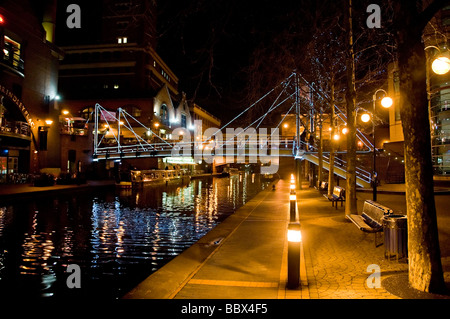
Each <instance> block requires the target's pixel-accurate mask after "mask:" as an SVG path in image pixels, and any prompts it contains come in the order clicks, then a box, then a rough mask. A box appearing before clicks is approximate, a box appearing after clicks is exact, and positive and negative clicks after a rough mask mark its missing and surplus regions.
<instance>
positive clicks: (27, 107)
mask: <svg viewBox="0 0 450 319" xmlns="http://www.w3.org/2000/svg"><path fill="white" fill-rule="evenodd" d="M55 9H56V7H55V3H54V1H46V2H45V3H43V2H41V1H34V2H32V1H26V0H15V1H2V4H1V5H0V45H1V47H2V48H1V50H0V139H1V141H0V182H14V181H16V180H17V178H18V176H19V175H20V174H28V173H38V172H39V170H40V169H41V168H43V167H53V166H54V165H59V146H60V142H59V131H58V130H57V129H56V128H55V125H53V123H57V121H58V104H57V101H56V97H57V92H58V90H57V86H58V63H59V60H60V59H61V58H62V56H63V53H62V51H61V50H60V49H58V47H56V46H55V45H54V42H53V40H54V38H53V34H52V32H51V30H52V28H53V26H54V21H55ZM44 21H46V23H44Z"/></svg>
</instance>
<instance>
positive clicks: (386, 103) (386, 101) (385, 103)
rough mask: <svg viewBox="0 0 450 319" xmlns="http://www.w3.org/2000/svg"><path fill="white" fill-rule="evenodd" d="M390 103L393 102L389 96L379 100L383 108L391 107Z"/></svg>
mask: <svg viewBox="0 0 450 319" xmlns="http://www.w3.org/2000/svg"><path fill="white" fill-rule="evenodd" d="M392 104H393V101H392V99H391V98H390V97H389V96H386V97H384V98H383V99H382V100H381V106H382V107H384V108H388V107H391V106H392Z"/></svg>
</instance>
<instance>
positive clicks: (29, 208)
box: [0, 174, 268, 298]
mask: <svg viewBox="0 0 450 319" xmlns="http://www.w3.org/2000/svg"><path fill="white" fill-rule="evenodd" d="M267 184H268V182H266V181H262V180H260V178H259V175H256V176H255V175H252V174H240V175H233V176H231V177H230V178H206V179H197V180H192V181H190V182H185V183H180V182H178V183H177V182H173V183H169V184H167V185H152V186H147V187H144V188H142V189H139V190H134V189H133V190H120V191H109V192H99V193H96V194H89V193H88V194H86V193H83V194H77V195H76V196H74V197H69V196H59V197H58V198H50V197H49V198H41V199H39V200H36V201H28V202H20V203H14V204H11V205H9V206H6V207H0V294H1V295H11V294H14V293H17V294H20V295H21V296H23V295H24V294H23V292H24V291H25V292H26V293H27V294H29V295H31V296H45V297H51V296H53V297H67V296H82V297H91V296H92V297H94V298H98V297H99V296H103V297H106V298H116V297H120V296H121V295H123V294H124V293H126V292H127V291H128V290H129V289H131V288H132V287H134V286H135V285H136V284H137V283H138V282H140V281H141V280H143V279H144V278H145V277H147V276H148V275H150V274H151V272H153V271H156V270H157V269H159V268H160V267H161V266H163V265H164V264H165V263H167V262H168V261H170V260H171V259H172V258H174V257H175V256H177V255H178V254H180V253H181V252H182V251H183V250H185V249H186V248H187V247H189V246H191V245H192V244H193V243H195V242H196V241H197V240H198V239H200V238H201V237H202V236H204V235H205V234H206V233H207V232H208V231H209V230H211V229H212V228H213V227H214V226H216V225H217V224H218V223H220V222H221V221H222V220H223V219H225V218H226V217H227V216H229V215H230V214H232V213H233V212H234V211H235V210H236V209H237V208H238V207H240V206H242V204H245V202H246V201H247V200H249V199H250V198H252V197H253V196H254V195H255V194H257V193H258V192H259V191H260V190H261V189H264V188H265V187H266V186H267ZM69 264H78V265H79V266H80V267H81V269H82V288H81V289H76V290H75V289H73V290H70V289H68V288H67V287H66V285H65V282H66V279H67V276H68V274H67V273H66V272H65V270H66V269H67V265H69Z"/></svg>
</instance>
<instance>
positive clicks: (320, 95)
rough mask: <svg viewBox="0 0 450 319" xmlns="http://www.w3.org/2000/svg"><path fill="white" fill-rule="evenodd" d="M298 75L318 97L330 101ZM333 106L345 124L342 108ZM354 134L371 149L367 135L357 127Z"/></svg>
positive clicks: (324, 94)
mask: <svg viewBox="0 0 450 319" xmlns="http://www.w3.org/2000/svg"><path fill="white" fill-rule="evenodd" d="M298 76H299V77H300V78H301V80H302V81H303V82H304V83H305V84H306V85H307V86H308V87H309V88H310V89H311V90H313V91H314V92H315V93H316V95H317V96H318V97H320V98H322V99H324V100H326V101H327V102H330V99H329V98H328V96H327V95H326V93H323V92H319V91H318V90H317V89H316V88H315V87H314V86H313V85H311V84H310V83H309V82H308V81H307V80H305V78H304V77H303V76H302V75H301V74H298ZM334 107H335V108H336V109H337V110H338V111H339V112H336V115H337V116H338V117H339V118H340V119H341V120H342V122H344V123H345V125H347V116H346V115H345V113H344V112H342V110H341V109H340V108H339V107H338V106H337V105H336V104H335V105H334ZM341 115H342V116H343V117H344V118H345V119H344V118H343V117H342V116H341ZM356 135H357V137H358V138H359V139H360V140H361V142H363V143H364V145H365V146H367V147H368V148H369V149H373V147H374V146H373V145H372V143H371V142H370V141H369V140H368V139H367V137H366V136H365V135H364V134H362V132H361V131H360V130H359V129H358V128H357V129H356Z"/></svg>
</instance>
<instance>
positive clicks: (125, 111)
mask: <svg viewBox="0 0 450 319" xmlns="http://www.w3.org/2000/svg"><path fill="white" fill-rule="evenodd" d="M122 112H125V114H126V115H128V116H129V117H131V118H132V119H133V120H134V121H136V122H137V123H138V124H139V125H141V126H142V127H143V128H145V129H146V130H148V131H150V132H151V133H152V134H153V135H155V136H156V137H157V138H159V139H160V140H161V141H162V142H164V143H165V144H167V145H169V146H170V147H173V145H172V144H170V143H169V142H167V141H166V140H164V139H163V138H161V137H160V136H159V135H158V134H155V132H153V131H152V130H151V129H150V128H148V127H147V126H145V125H144V124H142V123H141V122H139V121H138V120H137V119H136V118H135V117H133V116H132V115H130V114H129V113H128V112H127V111H125V110H122Z"/></svg>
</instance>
